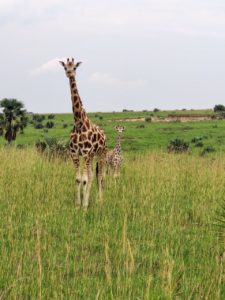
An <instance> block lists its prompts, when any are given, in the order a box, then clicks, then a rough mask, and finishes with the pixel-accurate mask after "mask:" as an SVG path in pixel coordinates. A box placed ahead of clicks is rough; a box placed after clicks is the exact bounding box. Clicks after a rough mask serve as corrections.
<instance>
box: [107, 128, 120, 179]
mask: <svg viewBox="0 0 225 300" xmlns="http://www.w3.org/2000/svg"><path fill="white" fill-rule="evenodd" d="M115 129H116V131H117V137H116V146H115V148H114V149H113V150H112V151H109V152H108V153H107V157H106V163H107V166H110V167H111V168H112V169H113V172H114V177H115V178H116V177H118V175H119V169H120V167H121V164H122V161H123V156H122V151H121V135H122V132H123V131H124V127H123V126H116V127H115Z"/></svg>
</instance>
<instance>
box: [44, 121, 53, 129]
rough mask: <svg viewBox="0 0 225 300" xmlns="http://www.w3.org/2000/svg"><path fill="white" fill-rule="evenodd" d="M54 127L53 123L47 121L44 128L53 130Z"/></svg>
mask: <svg viewBox="0 0 225 300" xmlns="http://www.w3.org/2000/svg"><path fill="white" fill-rule="evenodd" d="M54 125H55V124H54V122H52V121H48V122H47V123H46V125H45V126H46V128H53V127H54Z"/></svg>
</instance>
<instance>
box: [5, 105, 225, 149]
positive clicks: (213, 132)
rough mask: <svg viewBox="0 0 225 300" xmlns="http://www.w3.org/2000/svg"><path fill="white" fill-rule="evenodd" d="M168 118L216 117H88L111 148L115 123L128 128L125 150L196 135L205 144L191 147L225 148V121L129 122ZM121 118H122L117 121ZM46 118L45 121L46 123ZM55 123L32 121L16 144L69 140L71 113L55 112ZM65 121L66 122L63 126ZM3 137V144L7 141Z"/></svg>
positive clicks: (160, 146)
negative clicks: (39, 124) (46, 139)
mask: <svg viewBox="0 0 225 300" xmlns="http://www.w3.org/2000/svg"><path fill="white" fill-rule="evenodd" d="M152 115H153V116H154V117H156V116H157V117H166V116H168V115H190V116H194V115H203V116H206V115H210V116H214V115H215V114H214V113H213V111H212V110H202V111H200V110H199V111H198V110H193V111H190V110H189V111H160V112H157V113H153V112H117V113H91V114H89V117H90V118H91V119H92V121H93V122H95V123H96V124H98V125H99V126H100V127H102V128H103V129H104V131H105V133H106V136H107V144H108V147H109V148H113V147H114V143H115V130H114V126H115V125H118V124H122V125H124V126H125V128H126V130H125V132H124V134H123V137H122V148H123V150H124V151H128V152H132V151H142V150H145V151H146V150H149V149H161V150H166V149H167V145H168V143H169V141H170V140H172V139H175V138H180V139H184V140H186V141H188V142H191V140H192V139H194V138H200V139H201V141H202V144H203V145H202V147H196V145H195V144H193V143H191V150H192V152H194V153H200V152H201V151H202V148H204V147H207V146H208V145H213V147H215V149H216V150H217V151H225V121H224V120H210V121H209V120H208V121H199V122H196V121H191V122H184V123H183V122H163V121H162V122H146V121H136V122H133V121H130V122H128V120H130V119H137V120H138V119H143V118H144V119H145V118H149V117H152ZM118 120H119V121H118ZM46 122H47V118H46V120H45V121H43V124H46ZM53 122H54V124H55V126H54V128H52V129H48V130H46V128H44V129H35V128H34V126H33V124H29V125H28V127H27V128H25V130H24V134H19V135H18V137H17V139H16V142H15V143H16V144H28V145H34V144H35V142H37V140H38V139H42V138H44V137H45V136H53V137H57V138H59V139H62V140H65V141H68V138H69V136H70V132H71V130H72V128H73V115H72V114H56V115H55V119H54V120H53ZM64 124H66V125H67V127H66V128H64ZM4 143H5V141H4V139H3V138H0V144H4Z"/></svg>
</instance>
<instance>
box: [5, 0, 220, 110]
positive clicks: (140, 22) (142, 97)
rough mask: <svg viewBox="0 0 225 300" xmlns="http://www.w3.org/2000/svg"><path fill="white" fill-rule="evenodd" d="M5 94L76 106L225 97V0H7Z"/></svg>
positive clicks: (189, 104) (29, 103)
mask: <svg viewBox="0 0 225 300" xmlns="http://www.w3.org/2000/svg"><path fill="white" fill-rule="evenodd" d="M0 42H1V47H0V54H1V55H0V99H2V98H17V99H19V100H21V101H23V102H24V104H25V107H26V108H27V110H29V111H33V112H39V113H41V112H70V111H71V100H70V90H69V83H68V79H67V78H66V76H65V73H64V70H63V68H62V67H61V66H60V65H59V63H58V61H59V60H60V59H62V58H67V57H74V58H75V60H77V61H82V62H83V64H82V65H81V66H80V67H79V69H78V70H77V75H76V78H77V84H78V88H79V92H80V96H81V99H82V101H83V104H84V106H85V108H86V110H87V111H89V112H90V111H120V110H122V109H124V108H126V109H134V110H143V109H153V108H155V107H157V108H161V109H175V108H210V107H213V106H214V105H215V104H218V103H223V104H225V1H224V0H113V1H112V0H44V1H41V0H0Z"/></svg>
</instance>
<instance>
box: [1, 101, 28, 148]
mask: <svg viewBox="0 0 225 300" xmlns="http://www.w3.org/2000/svg"><path fill="white" fill-rule="evenodd" d="M0 108H1V110H2V113H0V135H4V137H5V139H6V141H7V143H8V144H10V143H11V142H12V141H14V140H15V139H16V135H17V133H18V132H19V131H20V132H23V129H24V128H25V127H26V126H27V116H26V110H25V109H24V105H23V103H22V102H20V101H18V100H17V99H7V98H4V99H2V100H1V101H0Z"/></svg>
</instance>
